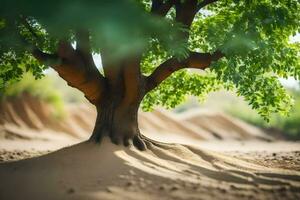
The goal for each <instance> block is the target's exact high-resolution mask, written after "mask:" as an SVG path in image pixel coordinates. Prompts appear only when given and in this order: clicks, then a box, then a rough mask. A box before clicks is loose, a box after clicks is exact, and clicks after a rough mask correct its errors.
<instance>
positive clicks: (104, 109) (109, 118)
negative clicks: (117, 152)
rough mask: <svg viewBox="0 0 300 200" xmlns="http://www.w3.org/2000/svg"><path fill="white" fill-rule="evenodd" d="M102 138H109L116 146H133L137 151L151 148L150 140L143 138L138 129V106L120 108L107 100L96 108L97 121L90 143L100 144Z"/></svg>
mask: <svg viewBox="0 0 300 200" xmlns="http://www.w3.org/2000/svg"><path fill="white" fill-rule="evenodd" d="M103 137H109V138H110V139H111V141H112V143H114V144H117V145H119V144H123V145H124V146H130V145H134V146H135V147H136V148H138V149H139V150H146V149H147V148H149V147H150V146H151V144H150V143H151V140H150V139H148V138H146V137H145V136H143V135H142V134H141V133H140V130H139V127H138V105H131V106H126V107H122V106H120V105H119V106H116V105H115V102H114V101H112V102H110V101H108V100H107V101H106V102H105V103H102V104H101V105H99V106H97V119H96V123H95V127H94V130H93V133H92V135H91V137H90V141H94V142H98V143H100V142H101V140H102V138H103Z"/></svg>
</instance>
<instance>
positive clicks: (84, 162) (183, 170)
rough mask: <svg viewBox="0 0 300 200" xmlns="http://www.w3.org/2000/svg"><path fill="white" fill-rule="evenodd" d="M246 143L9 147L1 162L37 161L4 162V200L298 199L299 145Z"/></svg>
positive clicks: (0, 193) (0, 189)
mask: <svg viewBox="0 0 300 200" xmlns="http://www.w3.org/2000/svg"><path fill="white" fill-rule="evenodd" d="M203 144H204V143H203ZM223 144H226V142H224V143H223ZM266 144H267V143H266ZM267 145H269V147H270V146H272V144H270V143H268V144H267ZM280 145H284V143H281V144H280ZM285 145H286V146H285V147H288V146H289V145H290V144H289V143H287V144H285ZM203 146H205V145H203ZM209 146H210V149H213V148H214V147H213V145H209V144H207V145H206V147H209ZM247 146H248V144H247V143H244V151H235V150H233V149H230V151H226V150H225V149H226V145H224V149H223V150H224V151H222V153H221V149H220V148H219V149H217V150H218V151H213V150H209V149H207V148H195V147H191V146H186V145H178V144H164V145H158V146H153V148H152V149H151V150H147V151H145V152H140V151H138V150H136V149H135V148H133V147H132V148H124V147H122V146H116V145H113V144H111V143H110V142H109V141H108V140H104V141H103V143H102V144H101V145H98V144H93V143H88V142H84V143H79V144H77V145H75V146H70V147H67V148H63V149H60V150H58V151H54V152H51V153H49V152H50V151H46V150H38V148H33V149H32V148H31V149H28V150H23V151H22V150H10V151H8V150H3V149H2V150H0V154H1V161H13V160H19V159H23V158H29V157H33V158H30V159H24V160H21V161H15V162H3V163H1V164H0V177H1V183H0V199H299V198H300V171H299V168H300V167H299V166H300V157H299V155H300V147H299V146H298V147H299V148H298V151H278V149H277V150H276V148H275V151H274V152H272V151H270V149H269V147H266V148H268V149H269V151H265V150H261V151H251V148H250V151H246V149H247V148H248V147H247ZM251 146H253V142H252V143H250V144H249V147H251ZM275 146H276V144H275ZM236 147H238V144H237V145H236ZM282 147H284V146H282ZM294 148H295V149H296V147H294ZM295 149H294V150H295ZM39 155H42V156H39ZM16 191H17V192H16Z"/></svg>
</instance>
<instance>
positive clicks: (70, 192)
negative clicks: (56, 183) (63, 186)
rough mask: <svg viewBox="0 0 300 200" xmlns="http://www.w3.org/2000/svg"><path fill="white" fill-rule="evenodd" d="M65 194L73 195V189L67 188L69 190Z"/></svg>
mask: <svg viewBox="0 0 300 200" xmlns="http://www.w3.org/2000/svg"><path fill="white" fill-rule="evenodd" d="M67 193H68V194H73V193H75V190H74V189H73V188H69V189H68V190H67Z"/></svg>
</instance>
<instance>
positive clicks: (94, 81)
mask: <svg viewBox="0 0 300 200" xmlns="http://www.w3.org/2000/svg"><path fill="white" fill-rule="evenodd" d="M32 55H33V56H34V57H35V58H36V59H37V60H39V61H40V62H41V63H43V64H46V65H49V66H51V67H52V68H53V69H54V70H55V71H57V73H58V74H59V76H60V77H62V78H63V79H64V80H65V81H67V83H68V85H70V86H72V87H75V88H77V89H79V90H80V91H82V92H83V93H84V95H85V97H86V98H87V99H88V100H89V101H90V102H91V103H93V104H96V103H97V102H98V101H99V100H100V98H101V95H102V93H103V90H104V85H105V80H104V78H102V76H101V75H100V73H99V72H98V73H90V71H88V70H86V69H85V67H84V62H83V61H82V58H81V57H79V56H78V54H76V52H75V50H74V49H73V48H72V46H71V45H70V44H68V43H66V42H60V44H59V48H58V53H57V54H47V53H44V52H42V51H40V50H39V49H38V48H35V49H34V50H33V51H32Z"/></svg>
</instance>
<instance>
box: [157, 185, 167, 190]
mask: <svg viewBox="0 0 300 200" xmlns="http://www.w3.org/2000/svg"><path fill="white" fill-rule="evenodd" d="M158 189H159V190H165V189H166V186H165V185H161V186H159V187H158Z"/></svg>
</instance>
